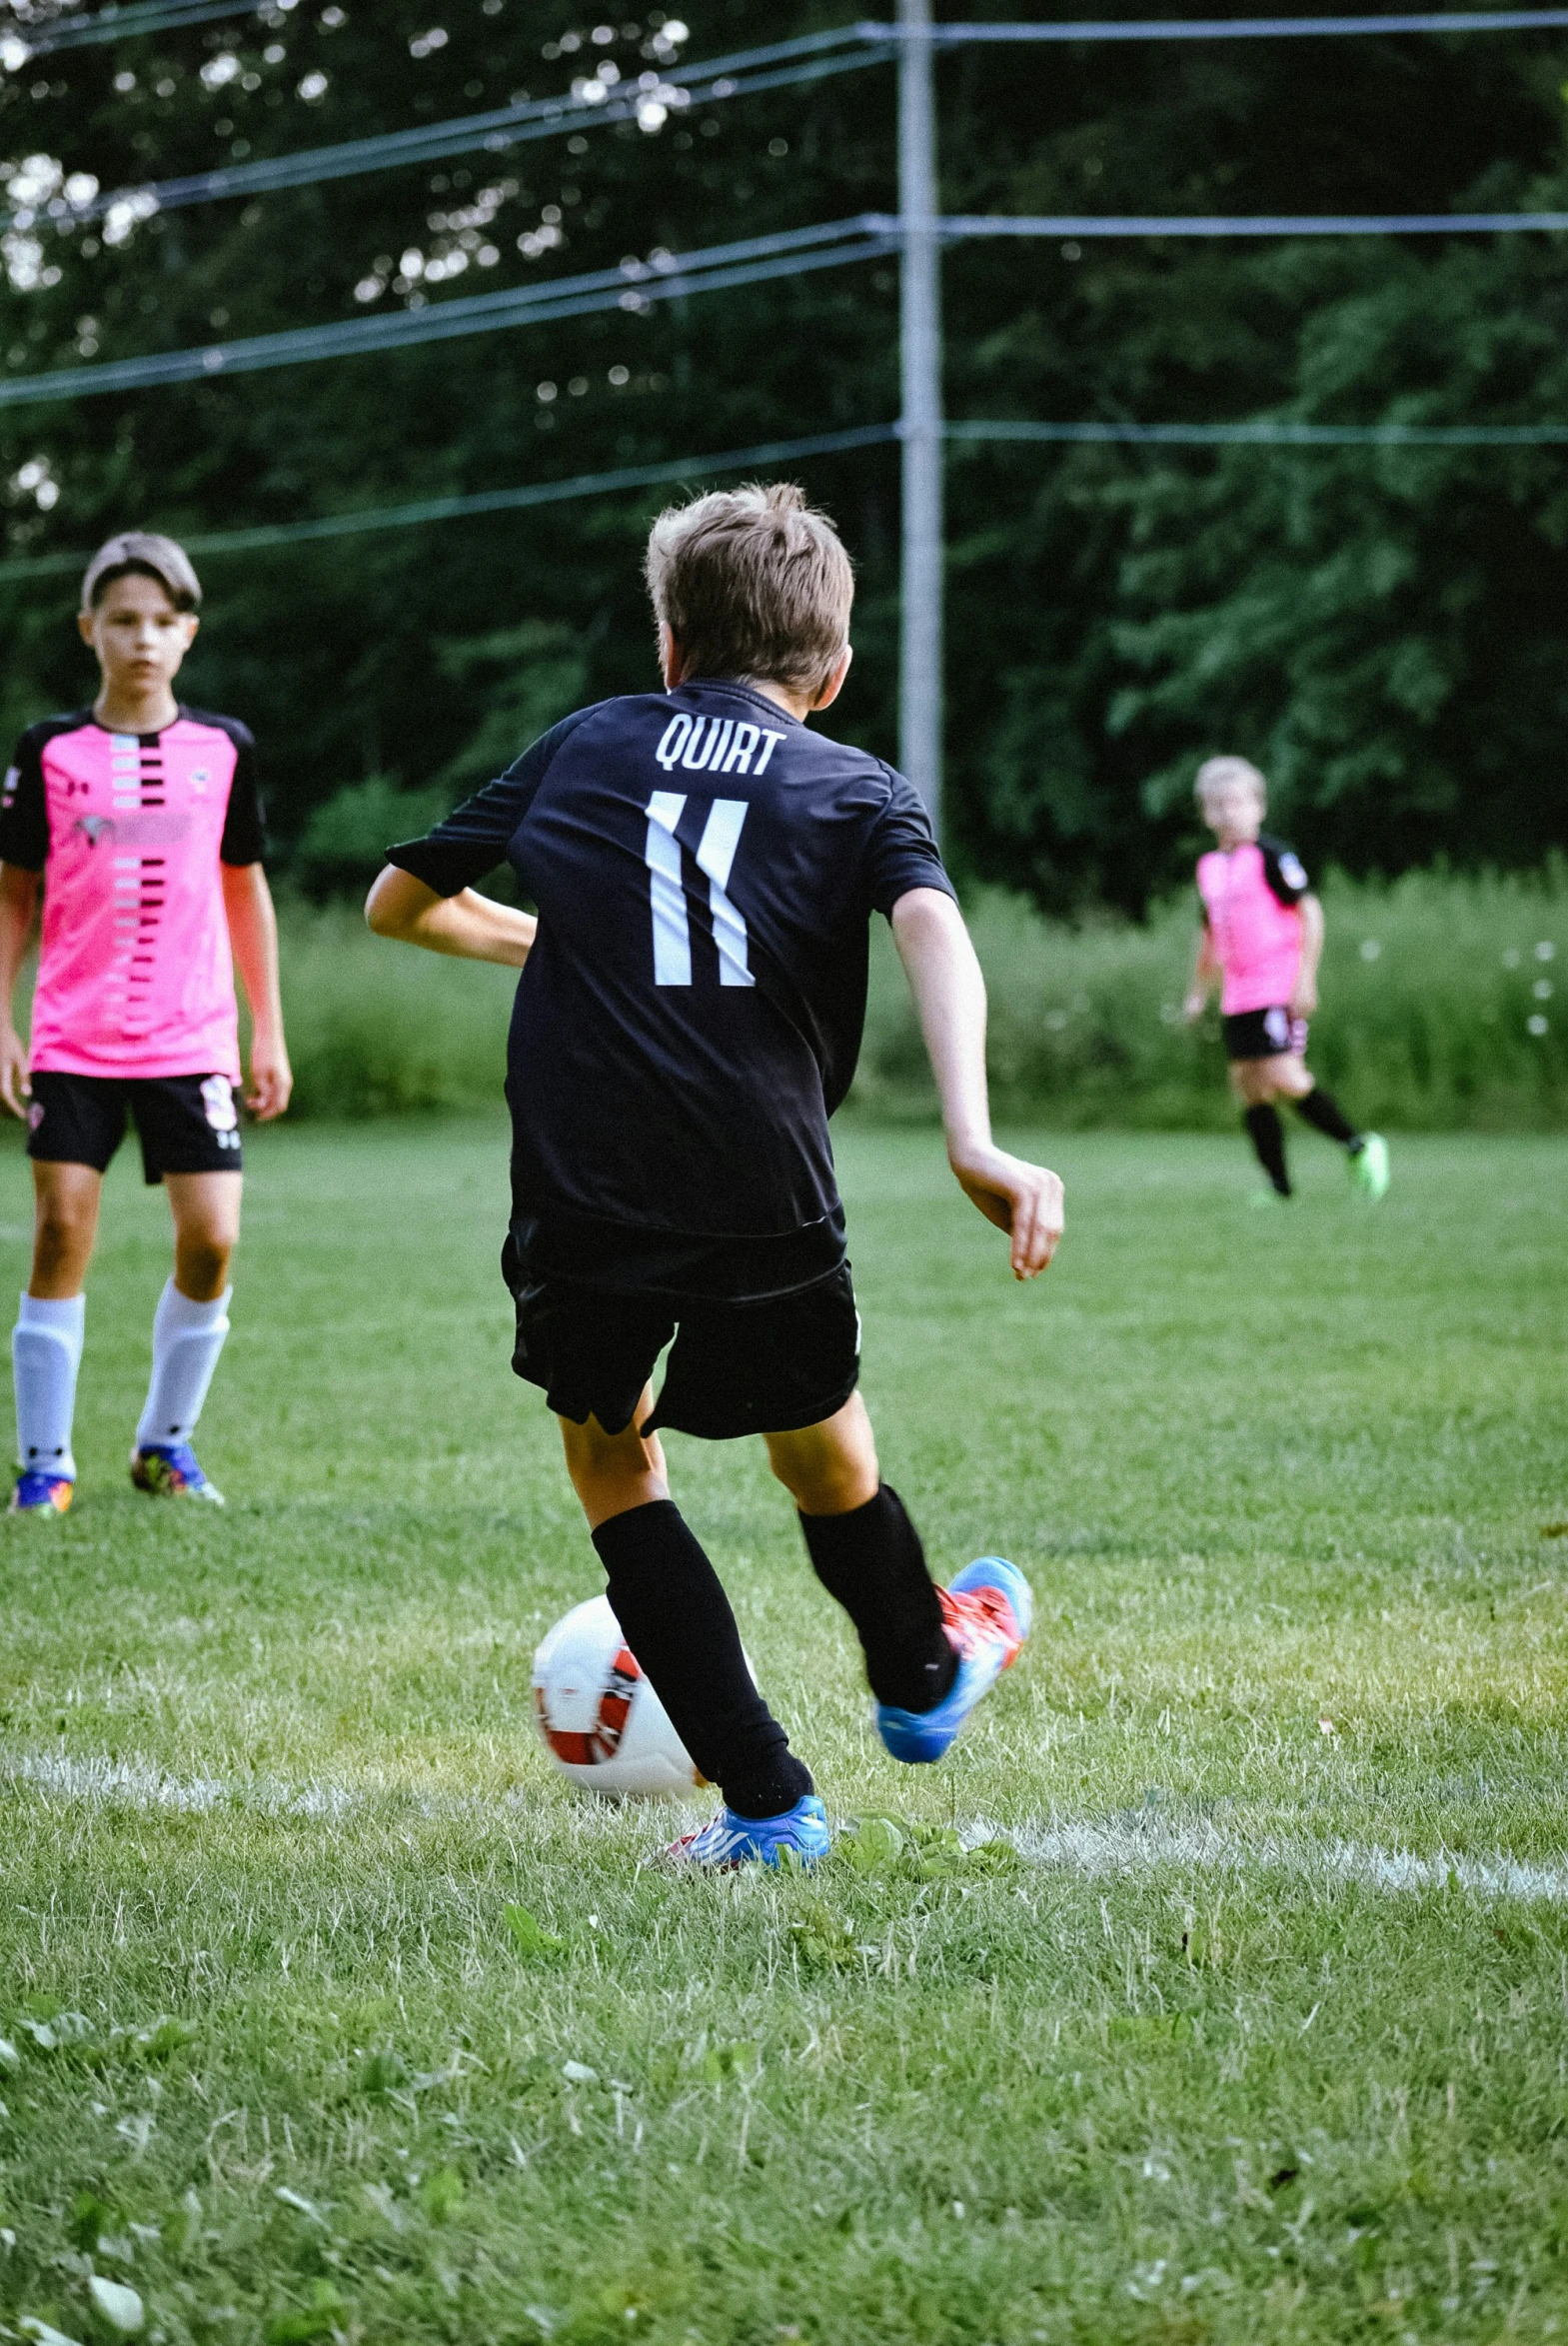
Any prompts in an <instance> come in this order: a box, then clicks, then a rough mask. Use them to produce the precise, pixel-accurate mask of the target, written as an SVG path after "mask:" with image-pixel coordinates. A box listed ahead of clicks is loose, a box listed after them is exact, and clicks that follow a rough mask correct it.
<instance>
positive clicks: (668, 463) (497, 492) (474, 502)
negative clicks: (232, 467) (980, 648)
mask: <svg viewBox="0 0 1568 2346" xmlns="http://www.w3.org/2000/svg"><path fill="white" fill-rule="evenodd" d="M942 436H943V438H944V439H946V440H949V441H953V442H956V443H960V444H967V445H970V446H976V445H984V444H988V443H1000V444H1005V443H1008V442H1014V443H1015V442H1025V443H1026V442H1031V441H1032V442H1043V443H1047V444H1052V443H1053V444H1057V445H1069V446H1070V445H1074V444H1082V443H1090V444H1094V443H1112V444H1120V445H1122V446H1130V447H1145V446H1154V447H1167V448H1170V447H1175V448H1223V447H1252V448H1286V449H1288V448H1561V447H1568V424H1295V423H1289V422H1284V421H1273V420H1269V419H1259V420H1257V421H1253V422H1245V423H1235V424H1128V423H1082V424H1049V423H1031V422H1027V421H1021V420H1001V421H997V422H990V423H956V424H946V425H944V426H943V428H942ZM902 437H903V433H902V430H901V428H900V426H899V425H897V424H860V425H855V426H853V427H852V428H850V429H849V430H847V431H842V432H819V433H816V434H813V435H812V436H811V437H809V438H806V439H803V440H768V441H764V442H762V443H761V444H760V445H759V446H757V447H756V448H734V449H731V450H729V451H728V452H727V453H726V454H724V455H722V456H712V455H710V456H682V457H672V458H669V459H668V460H665V461H663V462H661V463H658V464H648V465H627V466H623V467H622V468H621V469H620V470H619V471H617V472H611V473H574V474H571V475H569V476H568V477H567V478H565V479H564V480H559V481H531V482H528V483H527V484H526V485H525V486H523V487H522V488H517V489H484V490H480V491H478V492H476V493H475V494H474V495H472V496H454V497H427V498H423V499H421V500H420V501H419V502H418V503H415V504H409V505H378V506H367V507H362V508H360V509H359V510H358V511H355V512H350V513H333V514H323V515H320V516H318V517H317V518H316V519H314V520H312V521H306V522H276V523H272V522H266V523H261V524H259V525H258V526H256V527H255V528H252V529H244V530H218V531H209V532H206V533H204V534H202V535H200V536H196V537H186V538H184V539H183V540H182V543H183V544H184V545H185V546H186V547H187V548H188V549H189V551H190V552H191V553H192V554H199V555H201V556H202V557H203V558H204V559H205V558H207V557H209V556H222V555H226V554H251V553H258V552H261V551H264V550H265V549H268V548H271V547H276V546H298V545H307V544H310V543H311V542H313V541H318V540H322V539H330V538H350V537H358V536H361V535H362V534H364V533H365V532H367V531H376V530H409V529H419V528H423V527H424V526H425V525H426V524H428V523H431V522H450V521H470V520H474V519H476V518H479V517H481V516H484V515H486V514H494V513H519V512H524V511H527V510H528V509H529V508H531V507H534V506H541V505H560V504H565V503H570V502H573V501H575V500H577V499H580V498H587V497H609V496H618V495H621V494H623V493H624V492H626V491H628V490H632V489H647V488H655V487H658V486H659V485H660V484H662V483H664V482H669V481H693V482H697V481H702V480H705V479H707V478H708V477H709V476H710V475H712V474H715V473H739V472H752V471H754V470H755V471H762V470H764V469H767V468H769V467H772V466H775V465H788V464H795V463H798V462H800V461H801V460H802V459H804V458H806V457H817V456H838V455H842V454H846V453H849V452H852V451H854V450H857V449H862V448H879V447H885V446H887V445H889V444H890V443H892V442H894V441H897V440H900V439H902ZM88 560H89V557H88V555H86V554H34V555H22V556H19V557H17V558H16V559H15V560H13V561H10V562H0V584H6V583H10V582H13V581H18V582H19V581H22V580H25V579H45V578H61V577H65V576H68V575H74V574H75V573H77V572H79V571H81V570H82V569H84V568H85V566H86V564H87V562H88Z"/></svg>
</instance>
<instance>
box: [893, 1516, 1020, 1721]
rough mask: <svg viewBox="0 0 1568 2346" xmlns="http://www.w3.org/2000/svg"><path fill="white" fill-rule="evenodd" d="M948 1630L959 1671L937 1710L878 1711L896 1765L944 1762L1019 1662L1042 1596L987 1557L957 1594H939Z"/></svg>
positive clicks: (962, 1579)
mask: <svg viewBox="0 0 1568 2346" xmlns="http://www.w3.org/2000/svg"><path fill="white" fill-rule="evenodd" d="M936 1593H937V1595H938V1596H939V1597H940V1599H941V1609H942V1626H943V1627H944V1628H945V1630H946V1632H947V1636H948V1639H949V1641H950V1643H951V1644H952V1646H953V1648H954V1650H955V1651H956V1653H957V1656H958V1673H957V1676H956V1677H955V1678H954V1679H953V1681H952V1684H951V1685H950V1686H949V1687H948V1689H947V1691H946V1693H945V1694H944V1695H943V1696H942V1698H941V1700H940V1702H938V1703H936V1704H935V1705H934V1707H933V1708H932V1709H930V1710H899V1709H897V1708H896V1707H895V1706H894V1705H893V1704H892V1703H890V1702H878V1703H877V1705H876V1732H877V1733H878V1735H880V1737H881V1739H882V1741H883V1742H884V1743H885V1744H886V1746H887V1748H888V1750H889V1751H890V1752H891V1753H892V1755H893V1757H894V1759H902V1760H907V1761H908V1763H909V1764H910V1766H918V1765H920V1764H921V1763H922V1762H924V1761H928V1760H932V1759H940V1757H941V1755H942V1753H943V1752H944V1751H945V1750H946V1748H947V1746H948V1744H949V1743H950V1742H951V1741H952V1739H953V1737H954V1735H956V1733H957V1732H958V1729H959V1728H960V1727H961V1726H962V1724H963V1722H964V1720H965V1719H966V1718H967V1717H968V1715H969V1713H970V1711H971V1710H972V1709H973V1708H974V1705H975V1704H976V1703H977V1702H978V1701H979V1699H980V1696H981V1695H982V1694H988V1693H989V1692H990V1689H991V1688H992V1686H994V1685H995V1683H996V1680H997V1679H998V1678H999V1677H1000V1676H1001V1673H1002V1671H1003V1670H1005V1669H1007V1668H1009V1667H1010V1666H1011V1664H1012V1663H1013V1662H1014V1661H1016V1660H1017V1657H1018V1649H1019V1647H1020V1646H1021V1645H1022V1643H1023V1640H1024V1638H1025V1637H1027V1635H1028V1633H1029V1624H1030V1622H1031V1621H1032V1620H1033V1618H1034V1598H1033V1594H1032V1593H1031V1591H1030V1588H1029V1584H1028V1582H1027V1580H1025V1578H1024V1577H1023V1574H1022V1573H1021V1572H1020V1571H1019V1570H1018V1567H1017V1565H1016V1564H1009V1563H1008V1562H1007V1561H1006V1560H1005V1558H1004V1557H1002V1556H980V1557H979V1558H978V1559H977V1561H976V1562H974V1563H972V1564H965V1565H964V1567H963V1570H962V1571H961V1572H960V1573H959V1574H958V1576H957V1578H956V1579H955V1580H954V1581H953V1584H952V1586H951V1587H950V1588H938V1589H937V1591H936Z"/></svg>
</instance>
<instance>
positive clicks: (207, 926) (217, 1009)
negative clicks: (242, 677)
mask: <svg viewBox="0 0 1568 2346" xmlns="http://www.w3.org/2000/svg"><path fill="white" fill-rule="evenodd" d="M252 749H253V745H252V742H251V737H250V735H249V733H248V732H247V731H246V729H245V727H244V726H243V725H238V724H236V723H235V721H234V720H233V719H232V718H228V717H211V716H208V715H207V714H206V713H205V712H203V711H200V710H195V709H185V708H182V709H181V711H180V713H179V716H178V717H177V718H176V719H175V722H174V723H173V724H172V725H169V726H166V727H165V728H164V730H163V732H162V733H155V734H142V735H137V734H119V733H110V732H108V731H106V729H105V728H104V727H103V726H101V725H99V724H98V722H97V721H96V719H95V718H94V717H93V716H92V715H91V714H90V713H88V712H81V713H78V714H77V715H75V716H72V717H56V718H51V719H49V720H47V721H46V722H45V723H44V724H42V725H35V726H33V727H31V728H30V729H29V731H28V732H27V733H25V734H24V735H23V737H22V740H21V743H20V745H19V747H18V750H17V755H16V763H15V765H14V766H13V767H12V769H11V771H10V773H9V774H8V775H7V776H6V781H5V790H4V794H3V797H0V861H3V862H5V863H8V864H17V865H20V866H21V867H22V868H23V869H24V870H28V871H34V872H37V871H42V873H43V876H44V912H43V943H42V950H41V953H40V957H39V967H38V984H37V987H36V989H35V991H34V994H33V1023H32V1067H33V1069H34V1070H35V1071H42V1070H50V1071H58V1072H60V1073H63V1074H68V1075H78V1076H111V1077H120V1078H137V1077H150V1076H188V1075H220V1076H227V1077H228V1078H229V1080H230V1081H231V1083H238V1081H239V1078H240V1055H239V1037H238V1032H237V1018H236V1010H235V1000H234V968H233V964H232V961H231V959H230V954H229V925H228V921H227V918H226V916H225V912H224V903H223V888H222V883H221V879H220V869H219V868H220V865H222V864H253V863H256V862H257V861H259V859H260V856H261V852H262V840H261V818H260V810H259V807H258V804H257V798H256V784H255V774H254V767H253V763H252Z"/></svg>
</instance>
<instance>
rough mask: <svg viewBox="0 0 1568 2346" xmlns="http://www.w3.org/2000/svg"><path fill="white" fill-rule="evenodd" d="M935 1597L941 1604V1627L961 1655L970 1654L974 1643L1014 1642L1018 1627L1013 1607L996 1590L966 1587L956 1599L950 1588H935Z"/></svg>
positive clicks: (1016, 1637) (998, 1590) (1013, 1643)
mask: <svg viewBox="0 0 1568 2346" xmlns="http://www.w3.org/2000/svg"><path fill="white" fill-rule="evenodd" d="M936 1596H937V1601H938V1602H939V1604H940V1605H941V1613H942V1627H943V1628H944V1629H946V1630H947V1632H948V1634H949V1635H950V1636H951V1637H952V1639H953V1640H954V1642H955V1643H956V1644H957V1646H958V1648H959V1650H960V1652H963V1653H969V1652H972V1650H973V1648H974V1646H975V1645H976V1644H977V1643H979V1642H980V1641H981V1640H983V1639H985V1638H988V1637H1004V1638H1005V1639H1006V1640H1007V1643H1008V1644H1009V1645H1015V1644H1016V1643H1017V1639H1018V1625H1017V1622H1016V1620H1015V1619H1014V1617H1013V1610H1012V1606H1011V1605H1010V1604H1009V1603H1008V1601H1007V1599H1006V1597H1005V1596H1004V1595H1003V1593H1002V1591H1001V1590H1000V1589H999V1588H965V1589H963V1590H961V1591H960V1593H959V1594H958V1595H956V1596H954V1594H953V1593H952V1591H951V1589H950V1588H938V1589H937V1591H936Z"/></svg>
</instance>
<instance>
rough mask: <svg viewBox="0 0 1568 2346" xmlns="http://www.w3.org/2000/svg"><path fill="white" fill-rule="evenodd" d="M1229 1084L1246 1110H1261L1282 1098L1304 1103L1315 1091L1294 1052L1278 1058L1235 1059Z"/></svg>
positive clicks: (1303, 1066)
mask: <svg viewBox="0 0 1568 2346" xmlns="http://www.w3.org/2000/svg"><path fill="white" fill-rule="evenodd" d="M1230 1083H1231V1089H1232V1090H1233V1091H1234V1093H1235V1095H1236V1098H1237V1099H1238V1100H1239V1101H1240V1102H1241V1104H1242V1106H1243V1108H1262V1107H1265V1106H1267V1105H1268V1103H1270V1102H1271V1101H1274V1100H1277V1099H1280V1098H1283V1099H1285V1100H1304V1099H1305V1098H1306V1096H1307V1094H1308V1093H1309V1092H1310V1091H1311V1089H1312V1078H1311V1077H1310V1076H1309V1075H1308V1074H1307V1072H1306V1064H1305V1062H1304V1061H1303V1060H1302V1059H1301V1058H1300V1056H1299V1055H1298V1054H1297V1053H1296V1052H1293V1051H1282V1052H1280V1054H1279V1055H1278V1057H1277V1058H1275V1059H1235V1060H1232V1061H1231V1063H1230Z"/></svg>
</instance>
